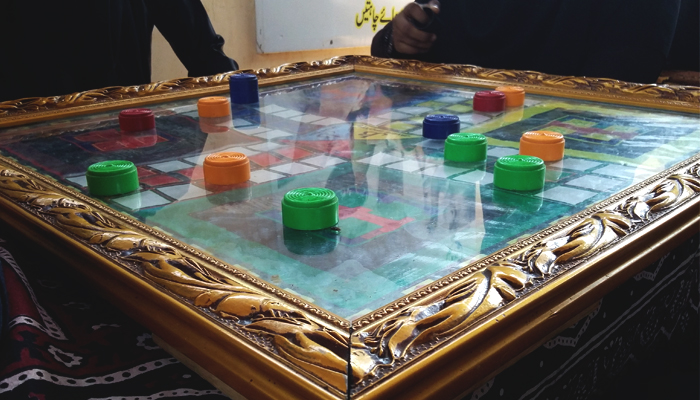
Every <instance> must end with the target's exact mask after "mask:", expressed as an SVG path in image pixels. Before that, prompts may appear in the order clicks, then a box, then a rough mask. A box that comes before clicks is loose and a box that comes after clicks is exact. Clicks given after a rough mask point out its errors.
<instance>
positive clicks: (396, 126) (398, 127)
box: [383, 121, 422, 132]
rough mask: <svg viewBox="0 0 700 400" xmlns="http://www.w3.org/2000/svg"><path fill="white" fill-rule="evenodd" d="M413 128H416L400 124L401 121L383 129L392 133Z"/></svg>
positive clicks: (403, 123) (411, 125)
mask: <svg viewBox="0 0 700 400" xmlns="http://www.w3.org/2000/svg"><path fill="white" fill-rule="evenodd" d="M415 127H416V126H415V125H413V124H407V123H405V122H402V121H397V122H392V123H390V124H388V125H386V126H383V128H387V129H391V130H392V131H399V132H404V131H408V130H413V129H414V128H415ZM421 129H422V128H421Z"/></svg>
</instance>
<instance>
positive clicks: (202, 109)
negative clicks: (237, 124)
mask: <svg viewBox="0 0 700 400" xmlns="http://www.w3.org/2000/svg"><path fill="white" fill-rule="evenodd" d="M197 112H198V113H199V116H200V117H204V118H216V117H226V116H228V115H231V102H230V101H229V100H228V99H227V98H226V97H222V96H212V97H203V98H201V99H199V101H198V102H197Z"/></svg>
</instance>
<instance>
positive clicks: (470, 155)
mask: <svg viewBox="0 0 700 400" xmlns="http://www.w3.org/2000/svg"><path fill="white" fill-rule="evenodd" d="M485 159H486V136H484V135H480V134H478V133H466V132H460V133H453V134H451V135H450V136H448V137H447V140H446V141H445V160H448V161H457V162H474V161H483V160H485Z"/></svg>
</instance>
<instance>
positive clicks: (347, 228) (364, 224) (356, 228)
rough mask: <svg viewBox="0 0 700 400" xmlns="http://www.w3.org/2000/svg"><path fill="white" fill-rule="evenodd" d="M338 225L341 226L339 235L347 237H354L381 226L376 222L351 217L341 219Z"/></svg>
mask: <svg viewBox="0 0 700 400" xmlns="http://www.w3.org/2000/svg"><path fill="white" fill-rule="evenodd" d="M338 226H339V227H340V228H341V230H340V235H341V236H343V237H346V238H348V239H355V238H357V237H360V236H362V235H365V234H367V233H370V232H372V231H374V230H377V229H379V228H381V226H379V225H377V224H373V223H371V222H369V221H363V220H361V219H358V218H353V217H350V218H345V219H342V220H341V221H340V223H339V224H338Z"/></svg>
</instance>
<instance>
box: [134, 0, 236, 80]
mask: <svg viewBox="0 0 700 400" xmlns="http://www.w3.org/2000/svg"><path fill="white" fill-rule="evenodd" d="M146 7H147V8H148V14H149V17H150V18H151V20H152V21H153V23H154V24H155V26H156V27H157V28H158V30H159V31H160V33H162V34H163V36H164V37H165V39H166V40H167V41H168V43H170V46H171V47H172V48H173V51H175V54H176V55H177V57H178V58H179V59H180V61H181V62H182V63H183V64H184V65H185V68H187V73H188V75H189V76H205V75H214V74H218V73H221V72H228V71H235V70H237V69H238V64H237V63H236V62H235V61H234V60H232V59H230V58H229V57H227V56H226V54H224V52H223V50H222V47H223V45H224V39H223V38H222V37H221V36H219V35H217V34H216V32H214V28H213V27H212V26H211V22H210V21H209V16H208V15H207V11H206V10H205V9H204V6H203V5H202V3H201V2H200V1H199V0H146Z"/></svg>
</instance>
